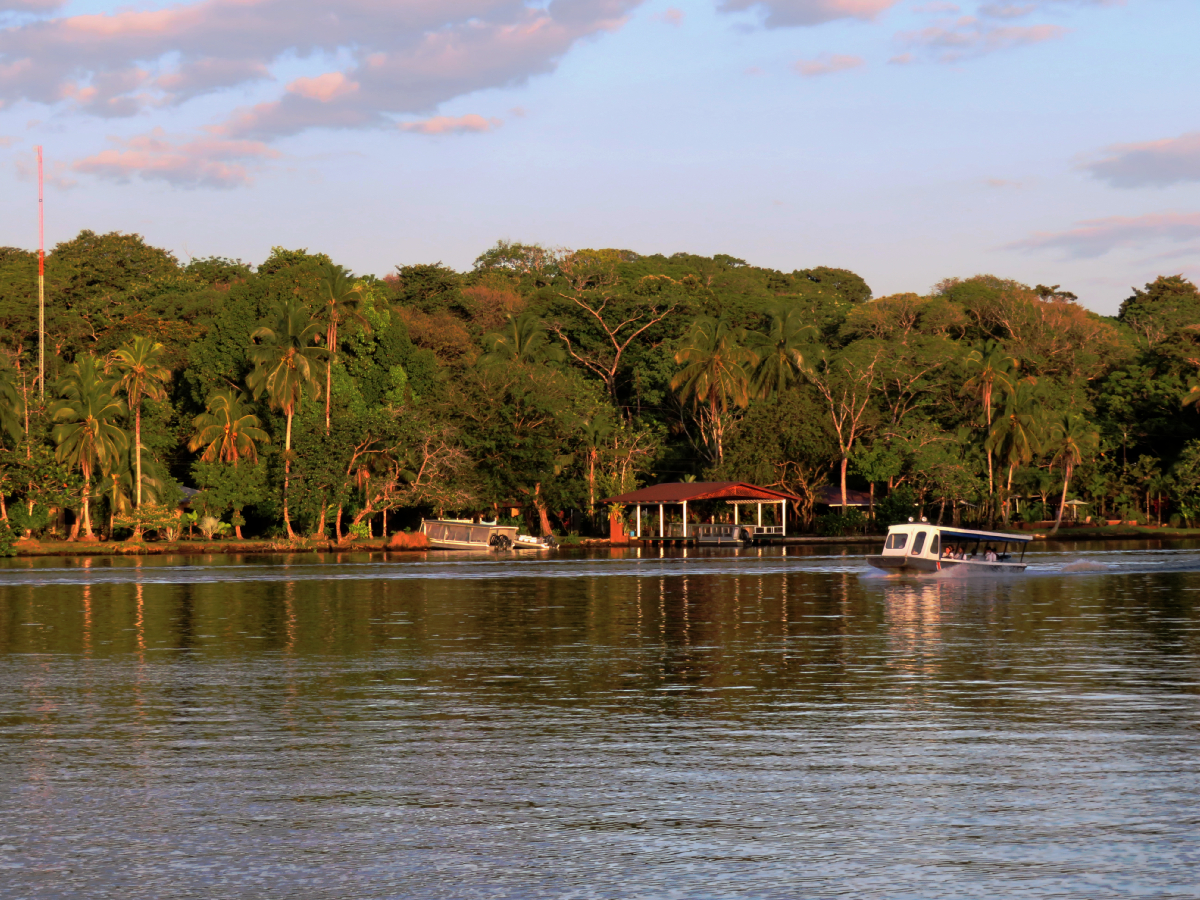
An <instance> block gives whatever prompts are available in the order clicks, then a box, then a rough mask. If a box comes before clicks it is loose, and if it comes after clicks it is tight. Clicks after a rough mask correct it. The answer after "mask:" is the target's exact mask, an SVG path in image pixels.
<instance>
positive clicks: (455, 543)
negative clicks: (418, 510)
mask: <svg viewBox="0 0 1200 900" xmlns="http://www.w3.org/2000/svg"><path fill="white" fill-rule="evenodd" d="M421 533H422V534H424V535H425V537H426V538H427V539H428V540H429V546H430V547H432V548H433V549H435V550H489V551H497V550H499V551H504V550H549V549H551V548H552V547H553V546H554V539H553V538H550V539H546V538H536V537H532V536H531V535H528V534H519V533H518V532H517V528H516V526H515V525H499V524H497V523H495V522H472V521H470V520H469V519H422V520H421Z"/></svg>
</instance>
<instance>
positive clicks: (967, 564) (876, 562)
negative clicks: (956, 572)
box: [867, 554, 1025, 573]
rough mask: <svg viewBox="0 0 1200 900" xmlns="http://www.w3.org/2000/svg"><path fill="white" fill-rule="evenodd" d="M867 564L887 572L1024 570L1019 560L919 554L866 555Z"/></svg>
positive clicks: (1023, 564)
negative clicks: (1007, 560) (921, 555)
mask: <svg viewBox="0 0 1200 900" xmlns="http://www.w3.org/2000/svg"><path fill="white" fill-rule="evenodd" d="M867 565H870V566H872V567H874V568H876V569H882V570H884V571H887V572H897V573H898V572H909V573H918V572H948V571H950V570H951V569H963V570H965V571H970V572H976V571H978V572H1024V571H1025V563H1021V562H1000V561H999V560H997V561H996V562H988V561H987V560H974V559H922V558H921V557H919V556H899V555H897V556H883V555H882V554H880V555H873V556H868V557H867Z"/></svg>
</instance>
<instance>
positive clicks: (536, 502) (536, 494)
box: [533, 482, 554, 537]
mask: <svg viewBox="0 0 1200 900" xmlns="http://www.w3.org/2000/svg"><path fill="white" fill-rule="evenodd" d="M533 506H534V509H536V510H537V514H538V527H539V528H541V530H542V537H549V536H550V535H551V534H553V533H554V529H552V528H551V527H550V516H549V515H548V514H547V512H546V503H545V501H544V500H543V499H542V485H541V482H538V483H537V484H535V485H534V486H533Z"/></svg>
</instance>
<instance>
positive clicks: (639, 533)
mask: <svg viewBox="0 0 1200 900" xmlns="http://www.w3.org/2000/svg"><path fill="white" fill-rule="evenodd" d="M637 538H638V540H639V541H640V540H641V539H642V504H640V503H639V504H638V505H637Z"/></svg>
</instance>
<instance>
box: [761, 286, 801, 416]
mask: <svg viewBox="0 0 1200 900" xmlns="http://www.w3.org/2000/svg"><path fill="white" fill-rule="evenodd" d="M810 331H812V326H811V325H806V324H804V322H802V321H801V314H800V311H799V310H797V309H795V308H794V307H791V308H787V307H781V308H779V309H777V310H776V311H774V312H773V313H772V314H771V324H770V325H769V326H768V328H767V331H766V332H765V333H764V332H758V331H755V332H751V333H750V340H751V342H752V346H753V348H754V350H755V351H756V352H757V353H758V355H759V361H758V365H756V366H755V367H754V373H753V375H752V378H751V381H752V383H753V386H754V389H755V390H756V391H757V392H758V394H759V396H761V397H764V398H765V397H770V396H771V395H773V394H779V393H781V392H782V391H783V390H784V389H785V388H787V386H788V385H790V384H791V383H792V382H793V381H796V380H797V379H798V378H799V377H800V373H801V372H802V371H803V370H804V354H803V353H801V351H800V347H801V346H802V344H803V342H804V338H805V337H806V336H807V334H808V332H810Z"/></svg>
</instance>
